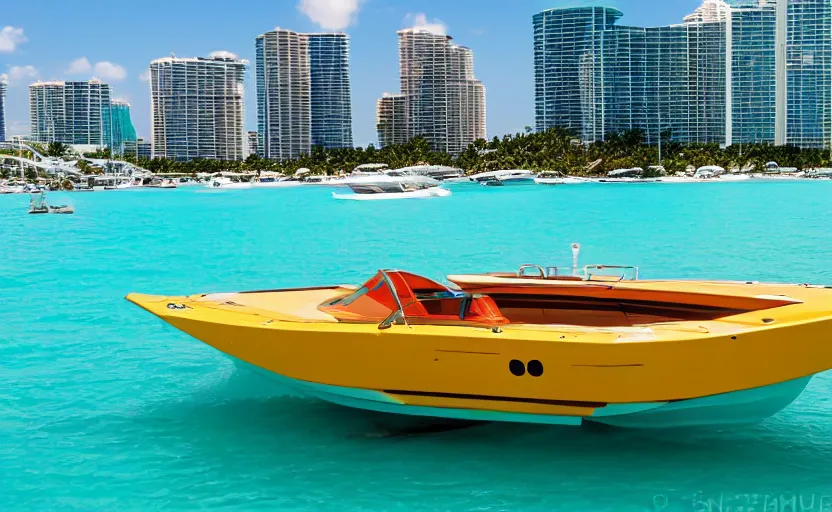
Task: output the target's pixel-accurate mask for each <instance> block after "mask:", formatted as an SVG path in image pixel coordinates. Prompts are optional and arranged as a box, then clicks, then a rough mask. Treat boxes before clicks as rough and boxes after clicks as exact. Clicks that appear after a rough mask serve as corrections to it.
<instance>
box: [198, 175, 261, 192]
mask: <svg viewBox="0 0 832 512" xmlns="http://www.w3.org/2000/svg"><path fill="white" fill-rule="evenodd" d="M240 176H242V175H241V174H232V173H224V174H222V175H220V176H214V177H213V178H211V180H210V181H208V184H207V185H205V186H206V187H207V188H210V189H214V190H219V189H232V188H251V182H248V181H240V179H239V177H240ZM233 178H237V179H236V180H235V179H233Z"/></svg>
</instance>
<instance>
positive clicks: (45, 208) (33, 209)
mask: <svg viewBox="0 0 832 512" xmlns="http://www.w3.org/2000/svg"><path fill="white" fill-rule="evenodd" d="M29 213H30V214H43V213H55V214H64V215H71V214H73V213H75V207H73V206H70V205H65V204H62V205H58V206H51V205H49V204H48V203H47V202H46V193H45V192H43V191H42V190H39V191H37V192H32V193H30V194H29Z"/></svg>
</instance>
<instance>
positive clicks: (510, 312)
mask: <svg viewBox="0 0 832 512" xmlns="http://www.w3.org/2000/svg"><path fill="white" fill-rule="evenodd" d="M529 268H530V266H524V268H521V271H519V272H514V273H505V274H483V275H458V276H449V277H448V279H449V281H450V282H452V283H454V285H451V286H444V285H442V284H440V283H437V282H434V281H432V280H430V279H426V278H424V277H420V276H417V275H414V274H410V273H407V272H402V271H379V272H378V274H377V275H375V276H374V277H373V278H371V279H370V280H369V281H367V282H366V283H365V284H364V285H363V286H361V287H358V288H355V287H351V286H332V287H324V288H305V289H291V290H272V291H258V292H240V293H222V294H208V295H192V296H189V297H160V296H149V295H138V294H131V295H128V297H127V299H128V300H130V301H132V302H134V303H136V304H137V305H139V306H141V307H142V308H144V309H146V310H147V311H149V312H151V313H153V314H154V315H156V316H158V317H160V318H162V319H163V320H165V321H166V322H168V323H170V324H171V325H173V326H175V327H176V328H178V329H180V330H182V331H184V332H186V333H188V334H190V335H191V336H193V337H195V338H197V339H199V340H201V341H203V342H205V343H207V344H209V345H211V346H213V347H215V348H217V349H218V350H220V351H222V352H224V353H226V354H228V355H229V356H232V357H233V358H235V359H237V360H239V361H244V362H245V363H249V364H251V365H253V366H254V367H256V368H259V369H261V370H264V371H265V372H267V373H268V374H269V375H272V376H274V377H277V378H280V379H282V380H283V381H285V382H287V383H289V384H291V385H293V386H296V387H298V388H301V389H302V390H304V391H305V392H306V393H308V394H311V395H313V396H316V397H319V398H321V399H324V400H328V401H330V402H334V403H337V404H342V405H345V406H349V407H356V408H361V409H369V410H374V411H381V412H389V413H399V414H410V415H419V416H430V417H444V418H458V419H465V420H483V421H510V422H528V423H546V424H571V425H577V424H580V423H581V422H583V421H592V422H599V423H606V424H610V425H617V426H626V427H643V428H658V427H677V426H688V425H719V424H738V423H748V422H756V421H759V420H761V419H763V418H766V417H768V416H770V415H772V414H774V413H776V412H777V411H779V410H781V409H782V408H784V407H785V406H787V405H788V404H790V403H791V402H792V401H793V400H794V399H795V398H796V397H797V396H798V395H799V394H800V393H801V392H802V391H803V389H804V388H805V386H806V384H807V383H808V382H809V380H810V379H811V378H812V376H813V375H815V374H817V373H820V372H823V371H825V370H827V369H830V368H832V289H828V288H829V287H826V288H824V287H822V286H810V285H786V284H761V283H756V282H712V281H648V280H645V281H640V280H637V279H624V278H623V277H624V274H626V273H627V270H626V269H624V270H615V272H617V273H618V272H621V275H614V276H610V275H609V269H610V267H598V266H595V267H586V268H585V270H584V272H583V274H582V275H574V274H575V273H567V274H566V275H563V274H562V273H561V272H559V271H558V270H557V269H554V268H549V269H543V268H540V267H536V266H532V267H531V268H532V269H533V275H529ZM600 274H605V275H600Z"/></svg>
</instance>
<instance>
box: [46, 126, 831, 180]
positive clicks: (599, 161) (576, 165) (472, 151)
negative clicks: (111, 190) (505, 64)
mask: <svg viewBox="0 0 832 512" xmlns="http://www.w3.org/2000/svg"><path fill="white" fill-rule="evenodd" d="M605 139H606V140H604V141H598V142H593V143H588V144H585V143H581V142H580V141H579V140H578V139H577V138H576V135H575V133H574V132H572V131H570V130H567V129H563V128H552V129H550V130H547V131H545V132H533V131H532V130H531V127H526V131H525V133H516V134H513V135H512V134H508V135H505V136H503V137H502V138H500V137H494V138H493V139H491V140H490V141H489V140H484V139H479V140H476V141H474V142H473V143H472V144H470V145H469V146H468V148H466V149H465V151H463V152H462V153H461V154H459V155H457V156H456V157H453V156H451V155H449V154H447V153H444V152H438V151H433V150H431V148H430V145H429V144H428V142H427V140H425V138H423V137H416V138H414V139H412V140H410V141H409V142H407V143H405V144H397V145H390V146H386V147H384V148H381V149H377V148H376V147H375V146H374V145H373V144H370V145H369V146H367V147H366V148H364V147H356V148H339V149H325V148H322V147H319V146H316V147H313V148H312V151H311V152H310V153H309V154H303V155H301V156H299V157H298V158H296V159H292V160H285V161H276V160H267V159H264V158H261V157H259V156H257V155H251V156H249V157H248V158H247V159H246V160H244V161H219V160H208V159H195V160H191V161H188V162H179V161H174V160H168V159H164V158H156V159H152V160H151V159H146V158H138V157H136V156H135V155H126V156H123V157H119V156H114V155H112V154H111V152H110V149H109V148H102V149H101V150H99V151H96V152H94V153H87V154H85V156H87V157H89V158H116V159H119V158H121V159H124V160H127V161H130V162H131V163H134V164H135V165H138V166H139V167H142V168H145V169H147V170H149V171H151V172H153V173H182V174H195V173H198V172H204V173H214V172H223V171H226V172H262V171H272V172H279V173H283V174H292V173H294V172H295V171H296V170H297V169H299V168H304V167H305V168H308V169H310V170H311V171H312V172H313V173H315V174H338V173H349V172H350V171H352V169H354V168H355V167H357V166H358V165H361V164H370V163H384V164H387V165H388V166H390V167H391V168H399V167H406V166H410V165H416V164H420V163H427V164H433V165H448V166H455V167H459V168H461V169H464V170H465V171H467V172H469V173H475V172H484V171H495V170H500V169H527V170H532V171H539V172H559V173H563V174H570V175H579V176H580V175H604V174H606V173H608V172H609V171H612V170H614V169H621V168H631V167H641V168H644V169H647V168H648V167H649V166H653V165H657V164H658V163H659V148H658V146H657V145H648V144H647V143H646V142H645V137H644V132H642V131H641V130H629V131H625V132H622V133H611V134H608V135H607V136H606V137H605ZM36 149H38V150H39V151H40V150H42V151H43V153H44V154H47V155H49V156H57V157H65V158H68V157H67V156H66V155H67V153H68V150H69V147H68V146H66V145H64V144H61V143H55V142H53V143H50V144H48V145H46V146H45V147H44V146H42V145H38V146H37V147H36ZM661 149H662V161H661V163H662V165H663V166H664V167H665V168H666V169H667V170H668V172H671V173H673V172H677V171H684V170H686V169H687V168H688V167H689V166H692V167H695V168H698V167H701V166H703V165H719V166H721V167H724V168H726V169H729V168H740V169H748V170H753V171H762V170H764V167H765V164H766V163H767V162H772V161H773V162H777V163H778V164H779V165H780V166H782V167H796V168H799V169H809V168H820V167H832V155H830V152H829V151H828V150H823V149H819V148H818V149H812V148H810V149H807V148H797V147H794V146H774V145H773V144H742V145H739V144H734V145H732V146H729V147H727V148H721V147H720V146H719V144H683V143H680V142H677V141H675V140H673V138H672V137H671V136H670V133H663V134H662V148H661ZM78 166H79V167H80V168H81V169H82V170H91V169H92V167H91V166H90V165H89V163H87V162H85V161H83V160H81V161H79V163H78Z"/></svg>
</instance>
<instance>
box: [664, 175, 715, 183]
mask: <svg viewBox="0 0 832 512" xmlns="http://www.w3.org/2000/svg"><path fill="white" fill-rule="evenodd" d="M704 181H705V180H700V179H698V178H688V177H679V176H669V177H667V178H659V183H703V182H704Z"/></svg>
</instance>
